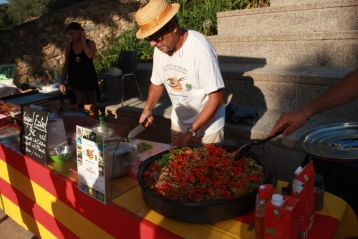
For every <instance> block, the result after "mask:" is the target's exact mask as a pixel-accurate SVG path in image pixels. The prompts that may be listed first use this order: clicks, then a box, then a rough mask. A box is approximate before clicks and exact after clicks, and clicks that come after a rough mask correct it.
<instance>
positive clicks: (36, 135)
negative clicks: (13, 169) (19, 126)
mask: <svg viewBox="0 0 358 239" xmlns="http://www.w3.org/2000/svg"><path fill="white" fill-rule="evenodd" d="M48 115H49V113H48V112H46V111H41V110H38V109H34V108H30V107H26V106H24V108H23V131H24V135H23V136H22V137H23V140H24V144H25V154H27V155H29V156H30V157H32V158H33V159H35V160H37V161H39V162H41V163H43V164H46V163H47V139H48V134H47V128H48V126H47V125H48V124H47V123H48Z"/></svg>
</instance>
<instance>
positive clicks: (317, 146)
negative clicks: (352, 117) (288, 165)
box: [300, 122, 358, 162]
mask: <svg viewBox="0 0 358 239" xmlns="http://www.w3.org/2000/svg"><path fill="white" fill-rule="evenodd" d="M300 143H301V146H302V149H303V150H304V151H305V152H306V153H308V154H310V155H312V156H314V157H317V158H320V159H325V160H330V161H340V162H352V161H355V160H358V122H353V123H339V124H331V125H325V126H321V127H317V128H314V129H313V130H310V131H308V132H306V133H305V134H303V135H302V136H301V138H300Z"/></svg>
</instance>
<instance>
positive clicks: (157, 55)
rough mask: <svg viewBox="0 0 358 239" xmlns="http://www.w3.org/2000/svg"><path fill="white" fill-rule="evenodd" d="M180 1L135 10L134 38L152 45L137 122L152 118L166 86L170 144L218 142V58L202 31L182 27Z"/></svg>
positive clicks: (158, 1) (221, 119)
mask: <svg viewBox="0 0 358 239" xmlns="http://www.w3.org/2000/svg"><path fill="white" fill-rule="evenodd" d="M179 7H180V5H179V4H177V3H173V4H169V3H168V2H167V1H166V0H150V1H149V2H148V3H147V4H145V5H144V6H142V7H141V8H140V9H139V10H138V12H137V13H136V21H137V24H138V25H139V30H138V31H137V34H136V36H137V38H139V39H146V40H148V41H149V43H150V45H151V46H153V47H155V49H154V55H153V70H152V76H151V79H150V80H151V85H150V87H149V93H148V99H147V101H146V104H145V107H144V110H143V112H142V115H141V117H140V119H139V122H144V121H146V124H145V127H148V126H149V125H151V124H152V123H153V121H154V117H153V115H152V110H153V108H154V107H155V105H156V104H157V103H158V100H159V98H160V97H161V96H162V94H163V93H164V90H165V89H166V90H167V92H168V94H169V96H170V99H171V101H172V104H173V110H172V115H171V121H172V123H171V124H172V126H171V145H173V146H174V145H175V146H184V145H190V144H202V143H203V144H209V143H220V142H222V141H223V138H224V124H225V106H224V103H223V89H224V87H225V86H224V81H223V79H222V76H221V72H220V68H219V64H218V58H217V55H216V53H215V50H214V48H213V47H212V45H211V44H210V42H209V41H208V40H207V39H206V37H205V36H203V35H202V34H201V33H199V32H196V31H193V30H188V29H184V28H181V27H180V26H179V25H178V21H177V16H176V14H177V12H178V10H179Z"/></svg>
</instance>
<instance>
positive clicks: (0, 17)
mask: <svg viewBox="0 0 358 239" xmlns="http://www.w3.org/2000/svg"><path fill="white" fill-rule="evenodd" d="M8 8H9V5H8V4H0V30H1V29H10V28H12V27H13V26H15V23H14V22H13V21H12V19H11V18H10V16H9V14H8V13H7V9H8Z"/></svg>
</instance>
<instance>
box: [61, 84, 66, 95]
mask: <svg viewBox="0 0 358 239" xmlns="http://www.w3.org/2000/svg"><path fill="white" fill-rule="evenodd" d="M60 91H61V92H62V93H65V92H66V86H65V84H60Z"/></svg>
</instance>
